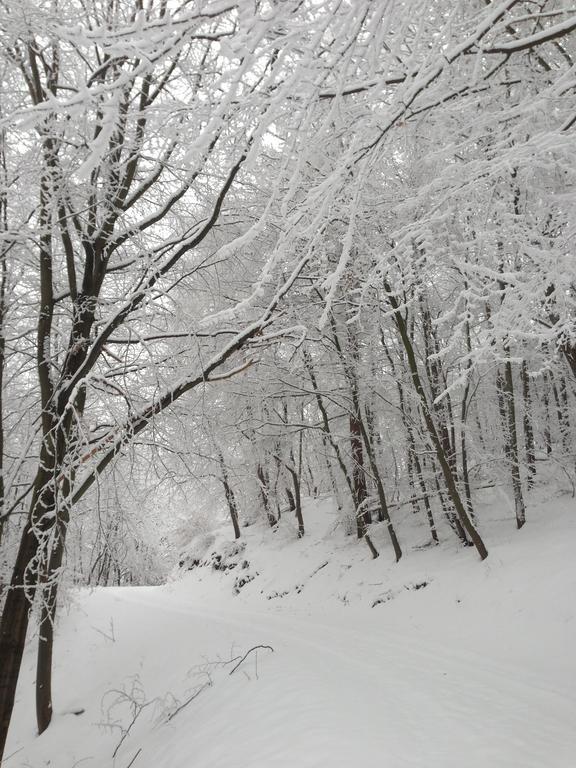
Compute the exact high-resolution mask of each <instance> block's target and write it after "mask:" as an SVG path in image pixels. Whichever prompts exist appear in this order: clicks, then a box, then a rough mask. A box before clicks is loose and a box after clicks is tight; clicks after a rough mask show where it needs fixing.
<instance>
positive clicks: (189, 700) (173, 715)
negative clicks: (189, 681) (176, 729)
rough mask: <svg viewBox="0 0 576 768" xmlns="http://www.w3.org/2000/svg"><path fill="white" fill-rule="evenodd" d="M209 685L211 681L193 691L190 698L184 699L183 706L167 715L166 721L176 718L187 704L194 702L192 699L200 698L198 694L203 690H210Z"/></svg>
mask: <svg viewBox="0 0 576 768" xmlns="http://www.w3.org/2000/svg"><path fill="white" fill-rule="evenodd" d="M211 685H212V682H211V681H209V682H207V683H204V685H201V686H200V688H199V689H198V690H197V691H195V692H194V693H193V694H192V696H190V698H189V699H186V701H185V702H184V703H183V704H180V706H179V707H178V708H177V709H175V710H174V712H172V713H171V714H169V715H168V721H170V720H172V718H173V717H176V715H177V714H178V712H181V711H182V710H183V709H184V707H187V706H188V704H190V702H191V701H194V699H195V698H196V697H197V696H200V694H201V693H202V691H203V690H205V689H206V688H210V686H211Z"/></svg>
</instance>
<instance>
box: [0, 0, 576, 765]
mask: <svg viewBox="0 0 576 768" xmlns="http://www.w3.org/2000/svg"><path fill="white" fill-rule="evenodd" d="M0 15H1V19H0V22H1V23H0V29H2V37H1V40H0V46H1V54H0V55H1V61H2V85H1V88H2V92H1V94H0V100H1V104H2V115H1V116H0V161H1V162H0V248H1V262H0V264H1V269H0V339H1V341H0V376H1V377H2V380H1V382H0V384H1V393H2V399H1V401H0V461H1V470H2V471H1V473H0V501H1V505H2V506H1V508H0V537H1V538H0V545H1V547H2V558H1V559H2V562H3V568H4V573H7V572H8V570H11V571H12V575H11V577H10V579H9V581H8V579H6V581H5V583H4V584H3V585H2V599H3V614H2V625H1V630H0V633H1V634H0V658H2V666H1V668H0V755H1V754H2V750H3V745H4V742H5V738H6V734H7V730H8V725H9V722H10V717H11V712H12V707H13V702H14V694H15V689H16V683H17V679H18V672H19V668H20V662H21V658H22V652H23V648H24V642H25V638H26V633H27V629H28V621H29V615H30V610H31V608H32V607H36V608H37V610H38V614H39V646H38V647H39V651H38V670H37V715H38V725H39V730H40V732H42V731H43V730H44V729H45V728H46V727H47V726H48V724H49V722H50V718H51V712H52V701H51V689H50V687H51V686H50V684H51V659H52V647H53V622H54V616H55V611H56V603H57V593H58V584H59V579H60V576H61V573H62V567H63V563H64V556H65V551H66V547H67V537H68V536H73V538H72V539H70V540H69V544H68V546H69V551H70V559H71V560H72V562H71V563H70V564H71V565H72V566H73V568H74V569H76V571H77V573H78V574H79V578H81V579H83V580H84V581H87V582H90V583H109V582H110V580H111V579H115V580H116V581H118V582H123V581H130V579H131V578H132V577H131V576H130V575H129V571H130V569H128V570H126V569H124V570H123V566H122V563H123V562H125V561H126V557H127V555H126V553H125V554H122V552H119V551H118V550H117V549H115V547H116V544H117V541H118V540H119V538H120V533H121V531H122V530H123V524H124V523H123V521H122V520H121V519H120V518H119V517H118V518H116V519H114V517H113V516H112V517H111V516H109V515H108V514H107V515H106V516H105V519H104V520H103V518H102V515H101V512H102V504H101V500H102V495H104V496H105V497H106V498H111V497H112V496H113V494H112V493H111V491H110V489H111V487H112V486H113V483H114V477H115V475H114V466H115V463H116V462H117V461H118V457H119V455H120V454H121V453H123V452H124V451H125V448H126V447H127V446H128V445H129V444H132V445H133V446H135V453H136V458H137V459H138V457H142V456H144V457H148V456H149V455H150V452H151V451H152V452H154V451H155V450H156V448H157V446H156V447H155V444H160V445H161V447H162V450H161V455H162V460H163V462H164V466H165V467H167V468H169V469H170V472H171V473H173V476H174V477H176V476H178V475H182V474H183V470H182V469H180V470H176V469H175V467H176V465H177V463H180V464H181V465H182V467H185V469H186V471H187V472H188V471H189V468H190V466H192V467H193V468H196V471H199V470H198V467H199V466H200V465H201V464H202V463H203V464H204V466H205V473H206V474H207V475H210V476H211V477H213V478H214V479H215V480H216V481H217V482H218V484H219V485H220V487H221V488H222V494H223V496H222V498H223V500H224V501H225V505H226V508H227V509H228V511H229V513H230V516H231V520H232V524H233V526H234V533H235V535H240V533H241V530H240V525H241V522H242V520H243V510H242V508H241V507H242V505H241V504H240V503H239V501H238V500H239V499H241V498H242V496H243V495H246V494H248V493H249V492H250V488H253V494H254V496H255V498H257V500H258V504H259V506H260V507H261V509H262V510H263V511H264V514H265V516H266V517H267V519H268V521H269V522H270V523H271V524H275V522H276V521H277V519H278V515H279V514H280V513H281V512H282V511H283V510H284V508H285V507H286V506H287V507H288V509H290V510H292V511H293V512H294V513H295V515H296V520H297V532H298V535H304V534H305V520H304V518H303V514H302V504H301V498H302V495H303V494H304V493H309V492H312V493H313V492H315V491H317V490H319V489H323V490H326V491H327V492H330V493H332V494H333V495H334V497H335V499H336V503H337V504H338V506H339V507H340V508H341V509H342V513H343V516H346V515H347V516H349V517H350V518H351V519H353V521H354V526H355V527H356V530H357V534H358V536H359V537H360V538H363V539H365V540H366V542H367V543H368V545H369V547H370V551H371V553H372V555H373V556H377V554H378V551H377V549H376V547H375V545H374V543H373V542H372V539H371V537H370V529H369V526H370V524H371V522H372V521H373V520H376V519H377V520H379V521H381V522H382V523H383V524H384V525H385V526H386V529H387V531H388V534H389V539H390V545H391V547H392V551H393V552H394V555H395V557H396V559H399V558H400V557H401V556H402V541H401V537H400V536H399V533H398V531H397V530H396V528H397V525H396V520H397V513H398V509H399V508H401V507H402V505H404V504H406V505H408V506H409V508H411V509H412V510H413V511H414V512H418V513H421V514H422V515H423V520H424V521H425V524H426V525H427V526H428V530H429V535H430V537H431V540H432V541H433V542H436V541H438V540H439V538H440V535H441V530H440V529H441V526H439V523H438V516H439V515H440V516H441V519H442V520H446V523H447V525H449V526H450V528H452V529H453V530H454V532H455V534H456V535H457V536H458V537H459V538H460V539H461V541H462V542H463V543H466V544H468V543H471V544H473V545H474V546H475V548H476V550H477V552H478V554H479V555H480V557H482V558H484V557H486V555H487V550H486V547H485V545H484V543H483V541H482V538H481V535H480V532H479V528H480V525H479V521H477V520H475V515H474V499H473V494H474V489H475V488H477V487H478V486H479V485H481V484H483V483H485V482H487V481H490V479H491V478H493V477H494V476H495V475H497V474H498V473H501V472H502V471H503V470H502V468H501V467H499V466H497V465H498V464H502V459H503V458H504V459H505V462H504V464H503V465H502V466H505V467H506V468H507V469H506V471H507V472H508V473H509V483H510V488H511V490H512V493H513V498H514V504H515V515H516V520H517V524H518V526H521V525H523V524H524V520H525V511H524V510H525V503H524V493H525V491H526V489H527V487H528V486H529V484H530V483H531V482H532V481H533V476H534V474H535V472H536V467H537V464H536V458H537V457H538V451H544V452H545V454H546V455H551V456H553V457H554V458H555V459H557V460H558V461H559V462H560V463H561V464H562V466H563V467H564V468H565V470H566V472H568V474H569V476H572V473H573V458H574V457H573V455H572V454H571V439H572V436H571V429H572V424H571V418H572V416H571V414H572V409H571V401H572V398H573V392H572V382H573V376H574V375H575V374H576V336H575V333H574V307H573V300H574V286H575V285H576V276H575V274H574V267H573V263H572V262H573V259H572V257H571V253H572V249H573V236H574V232H573V226H572V225H571V221H573V213H574V211H573V208H574V199H575V198H574V195H573V194H572V185H573V183H574V180H573V176H574V171H575V166H574V159H573V158H574V125H575V124H576V99H575V98H574V59H573V57H574V55H575V53H576V52H575V50H574V48H575V43H574V34H573V31H574V29H576V18H575V16H574V13H573V12H571V11H570V9H568V8H566V7H565V4H564V3H562V2H561V1H560V0H556V1H551V0H549V1H548V2H545V1H543V2H542V3H540V4H534V3H531V2H520V1H519V0H494V2H487V0H477V1H474V2H467V3H463V4H456V5H455V4H454V3H452V2H443V1H442V0H440V2H435V3H431V2H429V0H419V2H406V1H402V0H390V1H389V2H386V3H380V2H372V1H371V0H321V2H318V1H315V2H307V1H306V0H305V1H304V2H302V0H287V1H286V2H276V0H269V2H267V1H266V0H254V2H251V1H247V2H244V0H242V2H239V3H235V2H225V1H224V2H222V1H221V0H194V2H184V1H182V2H167V1H166V0H93V1H92V2H90V3H83V2H80V1H79V0H59V2H53V0H40V2H38V0H33V1H32V0H22V2H21V3H19V4H17V5H16V6H14V4H8V3H5V2H0ZM184 395H187V398H184V399H181V398H183V396H184ZM536 403H538V404H539V405H538V407H536V406H535V404H536ZM161 414H162V419H159V417H160V415H161ZM182 423H189V424H192V425H194V430H193V431H194V442H193V445H192V446H191V448H190V450H185V449H182V447H181V445H179V444H178V443H177V442H175V441H174V434H175V433H177V432H178V430H179V429H180V425H181V424H182ZM245 457H249V460H248V459H246V458H245ZM121 462H125V460H124V459H121ZM241 463H244V464H245V465H246V466H248V467H249V468H250V470H249V471H248V472H247V475H248V478H247V480H248V481H249V482H248V483H247V484H246V482H245V479H244V478H243V479H242V484H243V486H244V487H243V488H239V487H238V486H239V478H238V472H237V467H238V466H239V465H240V464H241ZM118 466H126V464H125V463H121V464H118V465H117V467H118ZM135 472H136V474H137V473H138V469H137V468H136V469H135ZM392 478H394V480H392ZM94 514H99V515H100V517H99V518H98V523H97V524H96V523H94V518H93V517H91V515H94ZM84 518H88V519H91V520H92V522H91V523H89V524H86V525H82V524H80V521H81V520H83V519H84ZM83 531H84V532H89V543H88V546H90V547H91V548H92V551H91V556H90V560H89V564H85V563H84V562H83V560H82V558H81V554H82V551H83V549H82V546H83V545H82V544H81V543H79V539H80V535H81V533H82V532H83ZM125 538H126V537H125V536H124V539H125ZM136 549H137V546H136V545H135V546H134V547H133V550H134V551H135V550H136ZM140 554H142V549H140ZM147 557H148V555H147V554H145V555H143V559H141V560H140V561H138V557H135V558H133V561H134V562H143V561H144V560H146V558H147Z"/></svg>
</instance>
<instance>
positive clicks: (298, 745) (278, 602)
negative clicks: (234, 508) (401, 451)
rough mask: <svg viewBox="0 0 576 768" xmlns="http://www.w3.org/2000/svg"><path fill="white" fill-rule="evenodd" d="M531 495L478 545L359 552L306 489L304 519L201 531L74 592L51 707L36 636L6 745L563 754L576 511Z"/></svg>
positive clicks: (363, 759) (199, 753)
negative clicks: (526, 516)
mask: <svg viewBox="0 0 576 768" xmlns="http://www.w3.org/2000/svg"><path fill="white" fill-rule="evenodd" d="M542 502H543V503H542V504H541V506H540V508H539V509H535V508H531V509H530V523H529V525H527V526H526V527H525V528H524V529H523V530H522V531H519V532H517V531H516V530H515V529H514V526H513V522H512V521H511V520H505V521H500V522H497V521H493V522H491V524H490V527H489V528H488V530H487V536H486V539H487V541H488V544H489V545H490V556H489V557H488V559H487V560H486V561H485V562H480V561H479V559H478V558H477V556H476V555H475V553H474V551H473V550H471V549H461V548H457V545H456V544H454V545H453V546H452V545H451V544H445V545H442V546H441V547H439V548H438V547H437V548H430V547H428V548H423V549H416V548H414V549H412V550H408V551H407V552H406V553H405V557H404V558H403V559H402V561H401V562H400V563H399V564H398V565H394V564H393V559H392V557H391V556H390V553H389V552H388V550H387V549H386V547H385V543H384V536H383V534H382V537H381V539H378V537H379V535H380V534H379V532H378V531H377V530H376V531H375V532H374V534H373V535H374V537H375V539H376V540H377V541H378V543H379V545H380V547H381V556H380V557H379V558H378V559H377V560H371V559H370V557H369V552H368V550H367V548H366V547H365V545H364V544H362V543H358V542H357V541H356V540H355V539H354V537H351V536H346V535H345V533H344V531H343V530H342V529H339V527H336V529H335V518H334V517H333V511H332V505H331V504H330V502H329V501H328V500H324V501H322V502H312V501H309V502H308V503H307V505H306V507H305V511H306V522H307V534H306V536H305V537H304V539H301V540H298V539H297V538H296V534H295V529H294V527H293V523H292V521H291V520H288V519H283V520H282V524H281V525H280V527H279V529H278V530H277V531H276V532H272V531H271V530H270V529H266V528H264V527H263V525H260V524H257V525H253V526H251V527H249V528H246V529H244V531H243V540H242V542H243V543H242V545H241V546H240V547H238V546H237V545H233V544H232V542H230V541H229V540H228V541H226V540H225V535H227V532H226V534H225V535H224V534H223V535H222V537H220V538H219V537H218V536H217V537H216V539H213V538H212V539H210V538H208V539H205V540H204V541H201V540H197V541H196V542H194V543H193V545H192V546H191V547H190V549H189V552H188V555H187V557H186V558H185V559H186V564H187V566H190V565H192V564H194V563H196V564H195V565H194V567H193V568H192V569H191V570H185V569H184V568H183V569H182V571H181V574H182V573H183V575H181V574H180V575H178V576H177V577H176V578H175V579H174V581H173V582H172V583H170V584H168V585H166V586H163V587H139V588H123V589H118V588H107V589H96V590H94V591H92V592H89V591H86V590H84V591H81V592H79V593H76V595H75V604H74V606H73V608H72V609H71V610H70V611H69V612H68V614H67V615H63V616H62V618H61V620H60V624H59V629H58V639H57V646H56V654H57V658H56V668H55V702H56V713H55V718H54V721H53V724H52V725H51V727H50V728H49V729H48V731H47V732H46V733H45V734H44V735H43V736H41V737H39V738H38V737H35V734H34V722H33V685H32V681H33V677H34V675H33V660H34V654H33V653H32V651H33V649H32V648H29V655H28V656H27V657H26V660H25V673H24V675H23V677H22V679H21V682H20V687H19V695H18V704H17V712H16V715H15V721H14V725H13V730H12V733H11V736H10V738H9V744H8V748H7V753H6V755H7V757H6V760H5V765H6V766H7V768H16V767H17V766H18V768H24V767H26V768H43V767H44V766H51V767H53V768H73V767H75V766H82V767H83V768H84V767H85V768H91V767H93V768H109V767H110V768H111V767H114V768H128V766H132V765H134V766H135V767H136V768H192V767H193V768H312V767H315V768H324V767H326V768H328V767H329V768H345V767H346V768H348V766H350V765H362V766H363V768H408V767H410V768H573V766H574V765H576V727H575V724H576V655H575V654H574V648H575V647H576V619H575V614H576V567H575V566H574V542H575V534H576V516H575V515H574V511H573V507H574V501H573V500H572V499H571V498H569V497H568V496H565V497H563V498H558V499H554V500H553V501H550V502H549V503H544V499H542ZM486 514H489V510H486ZM454 538H455V537H454ZM512 543H513V546H512ZM196 561H198V562H196ZM255 646H269V647H261V648H255ZM253 648H254V650H250V649H253ZM245 654H247V656H246V658H244V659H243V657H244V655H245ZM3 765H4V764H3Z"/></svg>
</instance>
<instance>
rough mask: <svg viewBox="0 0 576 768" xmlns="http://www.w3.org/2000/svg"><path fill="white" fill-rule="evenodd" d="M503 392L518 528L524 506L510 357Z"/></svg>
mask: <svg viewBox="0 0 576 768" xmlns="http://www.w3.org/2000/svg"><path fill="white" fill-rule="evenodd" d="M504 393H505V400H506V414H507V419H508V424H507V428H508V445H509V449H510V456H509V458H510V472H511V476H512V490H513V492H514V509H515V512H516V525H517V527H518V528H519V529H520V528H522V526H523V525H524V523H525V522H526V508H525V506H524V497H523V495H522V481H521V478H520V462H519V451H518V432H517V429H516V408H515V402H514V380H513V377H512V363H511V361H510V358H508V359H507V360H506V362H505V363H504Z"/></svg>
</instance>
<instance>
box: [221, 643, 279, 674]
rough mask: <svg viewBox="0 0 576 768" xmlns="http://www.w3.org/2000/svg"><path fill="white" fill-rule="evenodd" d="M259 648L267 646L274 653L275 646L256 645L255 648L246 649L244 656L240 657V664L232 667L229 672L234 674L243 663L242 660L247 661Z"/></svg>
mask: <svg viewBox="0 0 576 768" xmlns="http://www.w3.org/2000/svg"><path fill="white" fill-rule="evenodd" d="M258 648H266V649H267V650H269V651H272V653H274V648H272V646H271V645H255V646H254V647H253V648H250V650H249V651H246V653H245V654H244V656H242V658H241V659H240V661H239V662H238V664H236V665H235V666H234V667H232V669H231V670H230V672H229V674H230V675H232V674H234V672H236V670H237V669H238V667H239V666H240V665H241V664H242V662H243V661H246V659H247V658H248V656H249V655H250V654H251V653H252V651H256V650H258Z"/></svg>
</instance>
